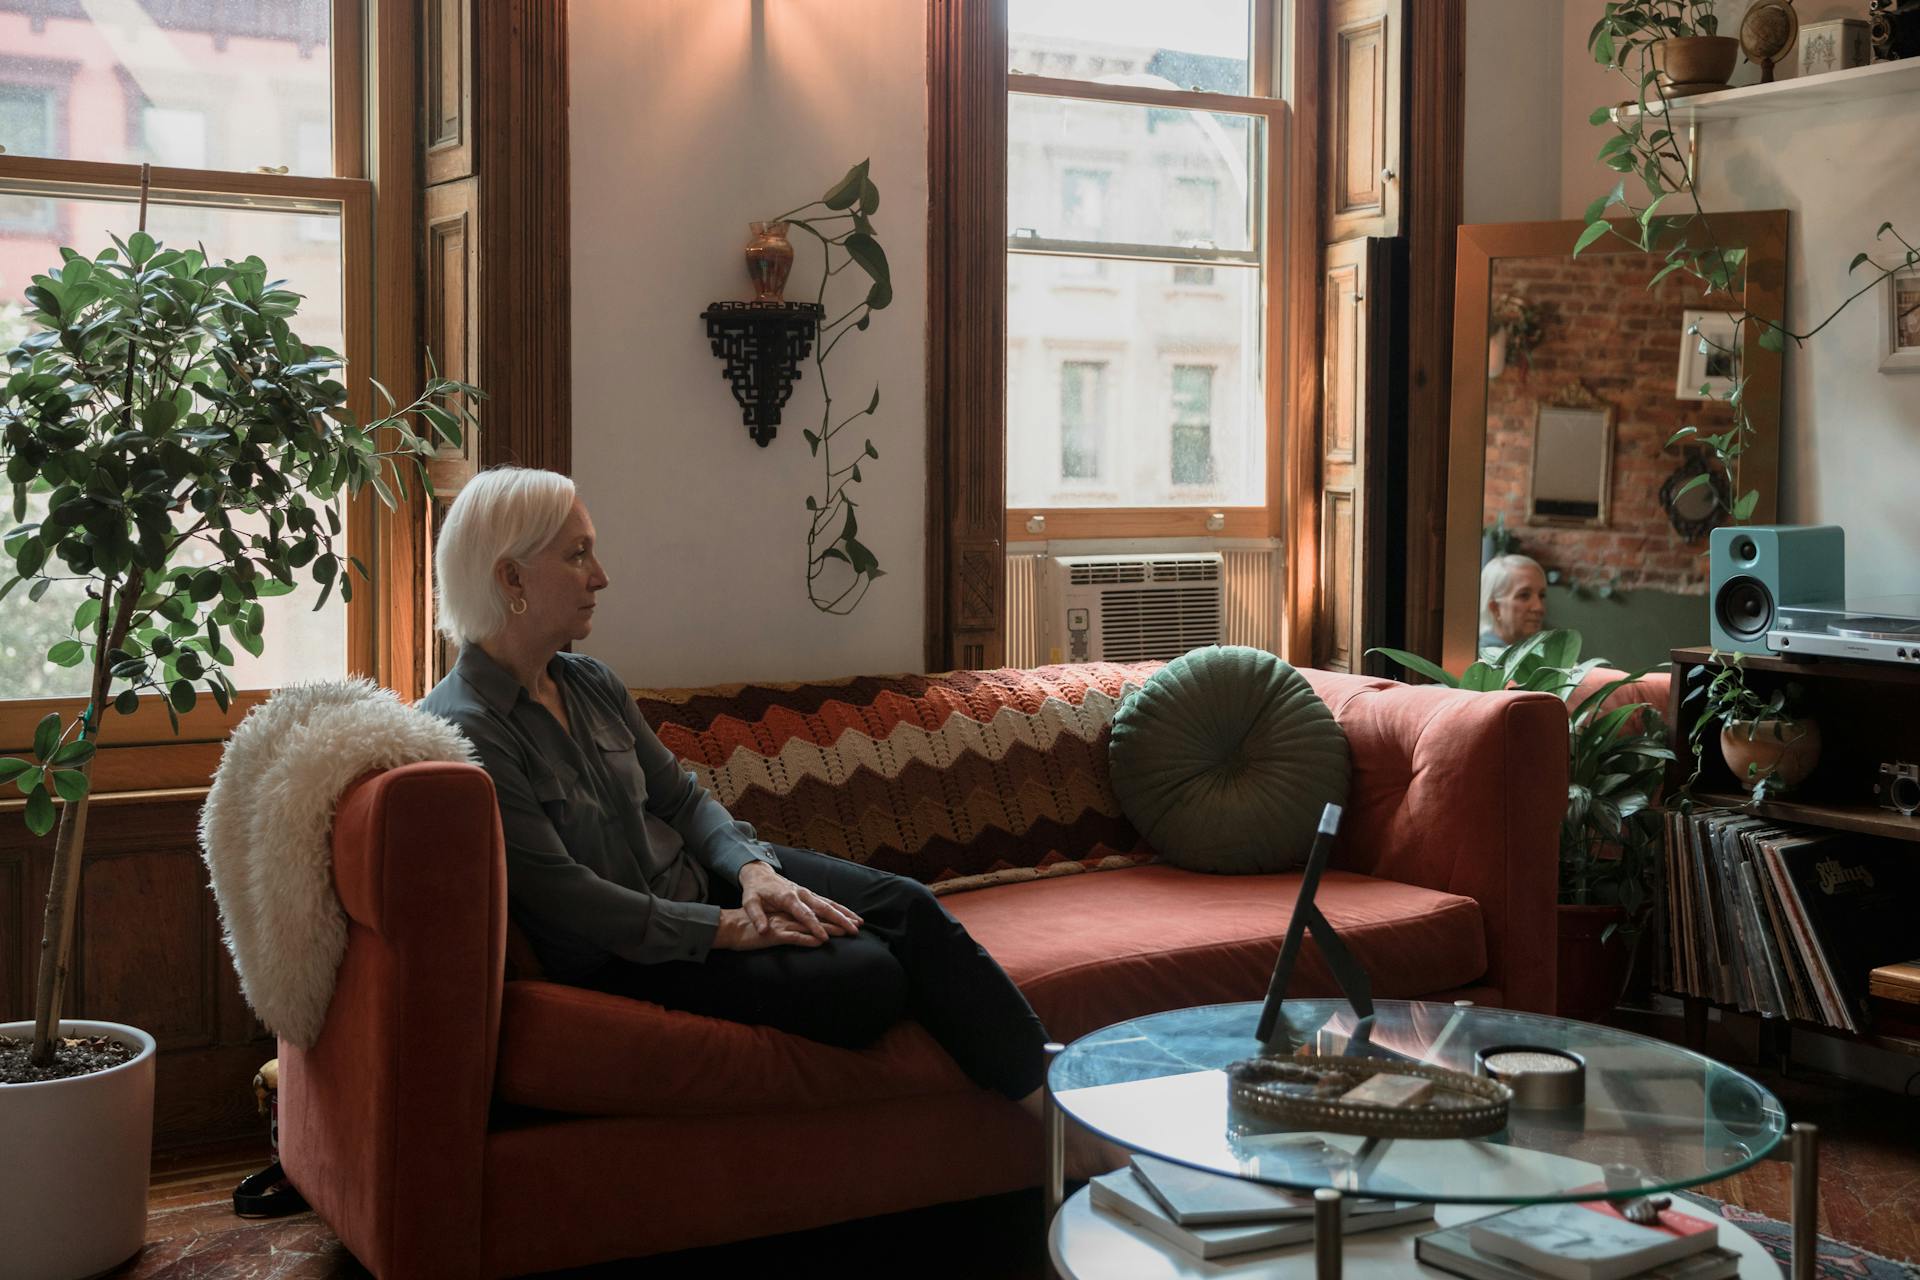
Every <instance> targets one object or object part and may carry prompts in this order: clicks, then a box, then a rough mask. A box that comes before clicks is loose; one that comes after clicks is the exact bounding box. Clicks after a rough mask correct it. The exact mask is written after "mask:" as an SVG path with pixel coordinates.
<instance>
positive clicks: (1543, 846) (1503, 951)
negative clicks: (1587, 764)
mask: <svg viewBox="0 0 1920 1280" xmlns="http://www.w3.org/2000/svg"><path fill="white" fill-rule="evenodd" d="M1305 674H1307V676H1308V678H1309V679H1310V680H1312V681H1313V683H1314V686H1315V689H1316V690H1317V691H1318V692H1319V693H1320V695H1321V697H1323V698H1325V699H1326V701H1327V703H1328V705H1329V706H1331V707H1332V708H1333V711H1334V715H1335V716H1336V717H1337V718H1338V719H1339V721H1340V725H1341V727H1342V728H1343V729H1345V730H1346V732H1347V741H1348V744H1349V746H1350V748H1351V750H1352V756H1353V784H1352V787H1351V790H1350V792H1349V795H1348V805H1347V815H1346V820H1345V821H1344V823H1343V826H1342V831H1341V841H1340V845H1339V847H1338V849H1337V850H1336V852H1335V856H1334V864H1335V865H1336V866H1340V867H1344V868H1346V869H1348V870H1351V871H1359V872H1364V873H1366V874H1368V875H1376V876H1384V877H1386V878H1388V879H1392V880H1399V881H1401V882H1403V883H1406V884H1417V885H1421V886H1423V887H1425V888H1429V889H1440V890H1445V891H1446V892H1449V893H1458V894H1462V895H1464V896H1466V897H1470V898H1472V899H1474V900H1475V901H1476V902H1478V903H1479V904H1480V911H1481V914H1482V917H1483V918H1484V920H1485V922H1486V928H1487V976H1486V979H1485V981H1486V983H1487V984H1488V985H1490V986H1496V987H1498V988H1500V990H1501V992H1502V993H1503V998H1504V1000H1505V1003H1506V1005H1507V1006H1508V1007H1509V1008H1513V1009H1528V1010H1533V1011H1536V1012H1543V1013H1546V1012H1551V1011H1552V1010H1553V1007H1554V984H1555V972H1554V968H1555V965H1554V961H1555V956H1556V954H1557V945H1558V944H1557V941H1556V939H1557V937H1558V932H1559V918H1558V913H1557V912H1556V911H1555V909H1554V907H1555V902H1556V901H1557V899H1558V894H1559V867H1560V820H1561V818H1562V816H1563V815H1564V814H1565V813H1566V807H1567V713H1566V707H1565V705H1564V704H1563V703H1561V701H1560V700H1559V699H1558V698H1555V697H1552V696H1550V695H1548V694H1544V693H1470V692H1465V691H1461V690H1455V689H1443V688H1439V687H1437V686H1432V685H1421V686H1414V685H1402V684H1394V683H1392V682H1390V681H1383V680H1368V679H1362V678H1358V677H1352V676H1331V677H1329V676H1325V675H1323V673H1320V672H1307V673H1305Z"/></svg>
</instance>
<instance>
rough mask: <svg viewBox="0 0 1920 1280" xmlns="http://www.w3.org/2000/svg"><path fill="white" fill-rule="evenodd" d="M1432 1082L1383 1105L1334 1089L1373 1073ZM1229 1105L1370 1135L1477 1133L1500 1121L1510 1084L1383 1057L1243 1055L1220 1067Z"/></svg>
mask: <svg viewBox="0 0 1920 1280" xmlns="http://www.w3.org/2000/svg"><path fill="white" fill-rule="evenodd" d="M1383 1074H1384V1075H1396V1076H1415V1077H1417V1078H1419V1079H1422V1080H1431V1081H1433V1082H1434V1091H1433V1093H1432V1095H1431V1096H1430V1097H1428V1099H1427V1100H1426V1101H1425V1102H1422V1103H1419V1104H1417V1105H1414V1106H1407V1107H1383V1106H1378V1105H1374V1104H1371V1103H1355V1102H1345V1101H1342V1100H1341V1097H1340V1095H1341V1094H1343V1093H1345V1092H1347V1091H1348V1090H1349V1089H1352V1088H1353V1087H1354V1086H1356V1085H1358V1084H1360V1083H1361V1082H1362V1081H1364V1080H1367V1079H1370V1078H1372V1077H1373V1076H1376V1075H1383ZM1227 1079H1228V1080H1229V1081H1230V1082H1231V1090H1232V1093H1231V1096H1232V1100H1233V1103H1234V1105H1235V1106H1238V1107H1240V1108H1242V1109H1244V1110H1247V1111H1251V1112H1253V1113H1255V1114H1257V1115H1259V1116H1262V1117H1264V1118H1265V1119H1268V1120H1275V1121H1278V1122H1280V1123H1281V1124H1284V1125H1288V1126H1290V1127H1295V1128H1301V1129H1318V1130H1321V1131H1323V1132H1326V1133H1352V1134H1359V1135H1361V1136H1363V1137H1369V1138H1479V1137H1484V1136H1485V1135H1487V1134H1490V1133H1498V1132H1500V1130H1502V1129H1504V1128H1505V1127H1506V1124H1507V1108H1508V1106H1509V1105H1510V1104H1511V1103H1512V1101H1513V1090H1512V1089H1510V1088H1508V1087H1507V1086H1506V1085H1504V1084H1501V1083H1500V1082H1499V1081H1497V1080H1489V1079H1487V1078H1486V1077H1484V1076H1473V1075H1468V1074H1466V1073H1465V1072H1461V1071H1451V1070H1448V1069H1447V1068H1445V1067H1432V1066H1428V1065H1426V1064H1425V1063H1417V1062H1391V1061H1387V1060H1385V1059H1382V1058H1344V1057H1325V1058H1245V1059H1242V1060H1241V1061H1239V1062H1236V1063H1234V1064H1233V1065H1231V1066H1229V1067H1228V1068H1227Z"/></svg>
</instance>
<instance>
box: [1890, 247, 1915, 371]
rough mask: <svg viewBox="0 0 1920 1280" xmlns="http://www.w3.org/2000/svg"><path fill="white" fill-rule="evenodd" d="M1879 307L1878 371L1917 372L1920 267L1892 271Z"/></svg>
mask: <svg viewBox="0 0 1920 1280" xmlns="http://www.w3.org/2000/svg"><path fill="white" fill-rule="evenodd" d="M1881 292H1882V294H1883V299H1884V300H1883V301H1882V302H1881V304H1880V371H1881V372H1882V373H1920V267H1909V268H1907V269H1906V270H1905V271H1898V272H1895V273H1894V275H1893V278H1892V279H1890V280H1888V281H1887V285H1886V288H1885V289H1883V290H1882V291H1881Z"/></svg>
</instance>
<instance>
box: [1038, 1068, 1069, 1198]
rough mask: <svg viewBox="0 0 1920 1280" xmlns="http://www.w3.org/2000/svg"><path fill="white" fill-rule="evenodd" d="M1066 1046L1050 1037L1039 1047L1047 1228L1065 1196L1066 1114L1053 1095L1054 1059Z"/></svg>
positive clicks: (1043, 1191) (1041, 1186)
mask: <svg viewBox="0 0 1920 1280" xmlns="http://www.w3.org/2000/svg"><path fill="white" fill-rule="evenodd" d="M1066 1047H1067V1046H1065V1045H1063V1044H1060V1043H1059V1042H1058V1041H1052V1040H1049V1041H1048V1042H1047V1043H1046V1044H1045V1045H1043V1046H1041V1051H1042V1052H1044V1053H1045V1054H1046V1055H1047V1079H1046V1082H1045V1083H1043V1084H1042V1085H1041V1086H1040V1088H1041V1090H1042V1093H1041V1095H1040V1107H1041V1116H1042V1120H1043V1124H1042V1132H1043V1134H1044V1140H1045V1142H1046V1144H1047V1168H1046V1174H1045V1179H1046V1180H1045V1181H1044V1182H1042V1183H1041V1184H1040V1189H1041V1192H1042V1194H1043V1195H1044V1196H1045V1197H1046V1200H1045V1204H1046V1211H1047V1214H1046V1228H1045V1229H1046V1230H1049V1231H1051V1230H1052V1229H1053V1218H1054V1215H1055V1214H1057V1213H1059V1212H1060V1205H1061V1203H1062V1202H1063V1201H1065V1200H1066V1198H1067V1117H1066V1113H1065V1112H1063V1111H1061V1110H1060V1104H1059V1103H1058V1102H1055V1101H1054V1098H1053V1081H1052V1075H1053V1060H1054V1059H1055V1058H1057V1057H1059V1056H1060V1052H1061V1050H1063V1049H1065V1048H1066Z"/></svg>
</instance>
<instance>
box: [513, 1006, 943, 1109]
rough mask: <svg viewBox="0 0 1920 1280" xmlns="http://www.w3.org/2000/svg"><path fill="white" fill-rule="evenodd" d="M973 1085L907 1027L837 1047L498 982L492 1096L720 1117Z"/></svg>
mask: <svg viewBox="0 0 1920 1280" xmlns="http://www.w3.org/2000/svg"><path fill="white" fill-rule="evenodd" d="M972 1088H973V1085H972V1084H971V1083H970V1082H969V1081H968V1080H967V1077H966V1076H965V1074H963V1073H962V1072H961V1070H960V1068H959V1067H958V1066H956V1065H954V1062H953V1059H951V1058H949V1057H948V1056H947V1055H946V1054H945V1053H943V1052H942V1051H941V1049H940V1046H939V1045H937V1044H935V1043H934V1041H933V1037H932V1036H929V1035H928V1034H927V1033H926V1032H925V1031H924V1030H922V1029H921V1027H920V1025H919V1024H918V1023H912V1022H903V1023H900V1024H898V1025H897V1026H895V1027H893V1028H892V1029H891V1030H889V1031H888V1032H887V1033H886V1034H885V1035H883V1036H881V1037H880V1039H879V1040H878V1041H877V1042H875V1043H874V1044H872V1045H870V1046H868V1047H867V1048H865V1049H859V1050H855V1049H836V1048H834V1047H832V1046H831V1045H824V1044H819V1043H816V1042H815V1041H812V1040H807V1039H804V1038H802V1037H800V1036H796V1035H789V1034H788V1033H786V1032H784V1031H775V1030H774V1029H772V1028H771V1027H750V1026H746V1025H744V1024H743V1023H738V1022H728V1021H726V1020H724V1019H721V1018H709V1017H704V1016H701V1015H699V1014H692V1013H682V1012H679V1011H677V1010H670V1009H665V1008H662V1007H661V1006H659V1005H657V1004H652V1003H650V1002H648V1001H644V1000H629V999H627V998H626V997H624V996H616V995H608V994H605V993H603V992H599V991H587V990H584V989H583V988H580V987H569V986H562V985H561V984H559V983H555V982H509V983H507V985H506V994H505V999H504V1001H503V1003H502V1005H501V1010H500V1061H499V1067H498V1068H497V1071H496V1074H495V1077H494V1092H495V1094H496V1096H497V1097H498V1098H499V1099H500V1100H501V1101H502V1102H509V1103H514V1104H516V1105H519V1106H526V1107H538V1108H541V1109H542V1110H547V1111H562V1112H567V1113H569V1114H574V1115H601V1116H606V1115H728V1114H737V1113H739V1112H743V1111H789V1112H790V1111H795V1110H808V1109H814V1108H822V1107H832V1106H839V1105H843V1104H847V1103H853V1102H863V1101H880V1100H882V1099H886V1098H895V1097H902V1096H906V1095H909V1094H927V1093H953V1092H964V1091H967V1090H971V1089H972Z"/></svg>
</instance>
